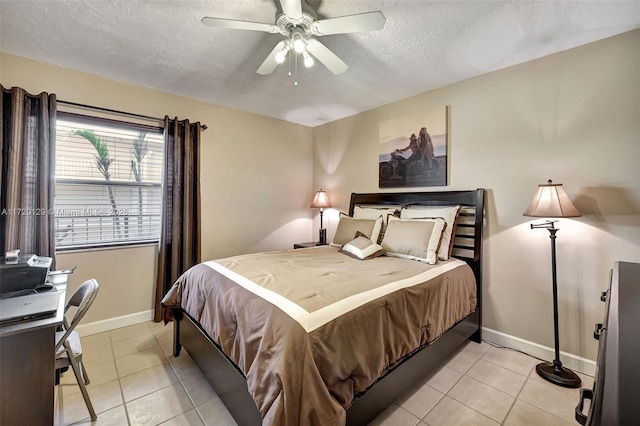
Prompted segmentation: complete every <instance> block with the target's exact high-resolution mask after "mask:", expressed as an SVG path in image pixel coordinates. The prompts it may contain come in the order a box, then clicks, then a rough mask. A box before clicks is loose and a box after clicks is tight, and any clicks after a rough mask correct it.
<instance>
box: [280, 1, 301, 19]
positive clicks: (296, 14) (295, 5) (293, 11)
mask: <svg viewBox="0 0 640 426" xmlns="http://www.w3.org/2000/svg"><path fill="white" fill-rule="evenodd" d="M301 1H302V0H280V5H281V6H282V11H283V12H284V14H285V15H287V16H288V17H289V18H291V19H300V18H302V4H301V3H300V2H301Z"/></svg>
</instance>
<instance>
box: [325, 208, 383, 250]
mask: <svg viewBox="0 0 640 426" xmlns="http://www.w3.org/2000/svg"><path fill="white" fill-rule="evenodd" d="M381 229H382V216H380V217H378V218H377V219H354V218H352V217H350V216H347V215H346V214H344V213H340V222H338V228H337V229H336V234H335V235H334V237H333V242H332V243H331V246H332V247H342V246H343V245H345V244H346V243H348V242H349V241H351V240H353V236H354V235H356V232H357V231H360V232H362V233H363V234H364V235H366V236H367V238H369V239H370V240H371V241H378V236H379V235H380V230H381Z"/></svg>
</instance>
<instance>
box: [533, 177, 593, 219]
mask: <svg viewBox="0 0 640 426" xmlns="http://www.w3.org/2000/svg"><path fill="white" fill-rule="evenodd" d="M523 215H524V216H534V217H579V216H582V214H581V213H580V212H579V211H578V209H576V207H575V206H574V205H573V203H572V202H571V200H570V199H569V196H568V195H567V193H566V192H565V190H564V188H563V187H562V184H561V183H553V182H552V181H551V179H549V181H548V182H547V183H546V184H544V183H543V184H541V185H538V191H537V192H536V194H535V195H534V196H533V199H532V200H531V204H529V208H527V210H526V211H525V212H524V213H523Z"/></svg>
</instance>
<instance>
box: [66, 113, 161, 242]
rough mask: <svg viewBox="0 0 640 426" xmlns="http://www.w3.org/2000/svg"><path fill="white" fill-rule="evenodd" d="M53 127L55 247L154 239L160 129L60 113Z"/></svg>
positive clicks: (156, 232)
mask: <svg viewBox="0 0 640 426" xmlns="http://www.w3.org/2000/svg"><path fill="white" fill-rule="evenodd" d="M56 126H57V129H56V154H55V155H56V166H55V191H56V194H55V201H54V210H55V211H54V217H55V219H54V220H55V238H56V247H57V248H58V249H65V248H78V247H103V246H109V245H124V244H133V243H148V242H154V241H158V238H159V235H160V217H161V209H162V188H161V183H162V158H163V148H164V143H163V136H162V129H161V128H156V127H152V126H146V125H138V124H133V123H125V122H120V121H115V120H108V119H104V118H94V117H86V116H83V115H76V114H69V113H62V112H59V113H58V119H57V122H56Z"/></svg>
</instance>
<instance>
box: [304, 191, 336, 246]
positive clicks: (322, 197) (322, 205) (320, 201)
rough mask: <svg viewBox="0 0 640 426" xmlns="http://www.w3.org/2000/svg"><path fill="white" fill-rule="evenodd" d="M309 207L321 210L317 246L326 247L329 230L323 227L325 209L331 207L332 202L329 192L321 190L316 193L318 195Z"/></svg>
mask: <svg viewBox="0 0 640 426" xmlns="http://www.w3.org/2000/svg"><path fill="white" fill-rule="evenodd" d="M309 207H312V208H319V209H320V235H319V237H320V240H319V241H318V243H317V245H319V246H324V245H327V230H326V229H324V228H323V227H322V213H323V211H324V209H326V208H329V207H331V202H330V201H329V197H328V196H327V191H325V190H323V189H320V191H316V195H315V196H314V197H313V201H312V202H311V205H310V206H309Z"/></svg>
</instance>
